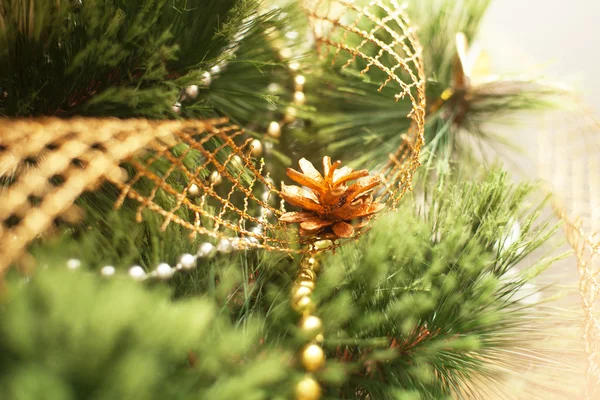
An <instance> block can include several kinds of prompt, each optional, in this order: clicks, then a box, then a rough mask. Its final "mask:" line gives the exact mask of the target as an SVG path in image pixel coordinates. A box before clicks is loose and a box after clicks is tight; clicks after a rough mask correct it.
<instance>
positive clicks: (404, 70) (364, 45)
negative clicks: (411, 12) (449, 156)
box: [300, 0, 426, 206]
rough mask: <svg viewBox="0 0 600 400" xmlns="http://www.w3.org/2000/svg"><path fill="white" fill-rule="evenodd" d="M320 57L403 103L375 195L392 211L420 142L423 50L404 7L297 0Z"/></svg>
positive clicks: (379, 0) (388, 1)
mask: <svg viewBox="0 0 600 400" xmlns="http://www.w3.org/2000/svg"><path fill="white" fill-rule="evenodd" d="M300 3H301V5H302V6H303V8H304V10H305V12H306V14H307V15H308V19H309V22H310V25H311V27H312V30H313V32H314V35H315V39H316V41H317V51H318V52H319V53H320V54H321V56H322V57H328V56H329V57H331V61H332V64H334V65H335V64H336V63H337V62H338V61H341V62H342V63H343V65H342V66H341V68H342V69H343V68H348V67H357V68H358V69H359V70H360V74H361V75H368V76H369V79H371V80H372V81H374V82H380V83H381V84H380V87H379V90H380V91H381V90H382V89H383V88H384V87H386V86H387V85H390V84H394V85H396V87H397V88H398V92H397V93H396V95H395V100H396V101H399V100H403V101H409V102H410V104H411V112H410V113H409V114H408V115H407V118H410V119H411V120H412V124H411V127H410V129H409V131H408V132H399V133H398V134H399V135H402V140H403V143H402V145H401V146H400V147H399V148H398V150H397V151H396V152H395V153H392V154H389V160H388V162H387V164H385V166H384V167H383V168H382V169H381V170H380V171H379V175H380V176H381V178H382V181H383V183H384V185H385V188H386V190H385V191H384V192H381V193H380V198H381V199H384V200H385V201H386V202H387V203H388V204H390V205H391V206H395V205H396V203H397V202H398V201H399V200H400V198H401V197H402V195H403V194H404V193H405V192H406V190H409V189H410V185H411V182H412V176H413V173H414V171H415V170H416V168H417V167H418V166H419V154H420V151H421V147H422V145H423V142H424V138H423V132H424V126H425V81H426V77H425V71H424V66H423V59H422V53H423V49H422V47H421V45H420V43H419V40H418V38H417V36H416V33H415V28H414V27H413V25H412V23H411V21H410V20H409V18H408V16H407V15H406V13H405V12H404V7H403V6H402V5H400V4H399V3H398V2H397V1H396V0H372V1H369V2H368V3H367V2H365V3H366V5H364V6H360V5H358V4H356V3H355V2H354V1H353V0H302V1H301V2H300Z"/></svg>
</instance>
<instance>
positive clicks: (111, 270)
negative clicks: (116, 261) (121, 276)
mask: <svg viewBox="0 0 600 400" xmlns="http://www.w3.org/2000/svg"><path fill="white" fill-rule="evenodd" d="M115 272H116V270H115V267H113V266H112V265H106V266H104V267H102V269H100V275H102V276H105V277H107V278H108V277H110V276H113V275H114V274H115Z"/></svg>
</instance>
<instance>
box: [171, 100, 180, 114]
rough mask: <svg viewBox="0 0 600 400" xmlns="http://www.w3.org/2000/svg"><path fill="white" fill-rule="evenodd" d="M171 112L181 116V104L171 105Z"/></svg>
mask: <svg viewBox="0 0 600 400" xmlns="http://www.w3.org/2000/svg"><path fill="white" fill-rule="evenodd" d="M171 110H173V112H174V113H175V114H181V103H180V102H176V103H175V104H173V106H172V107H171Z"/></svg>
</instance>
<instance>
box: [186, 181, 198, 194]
mask: <svg viewBox="0 0 600 400" xmlns="http://www.w3.org/2000/svg"><path fill="white" fill-rule="evenodd" d="M188 194H189V195H190V196H198V195H199V194H200V188H199V187H198V185H196V184H195V183H192V184H191V185H190V188H189V189H188Z"/></svg>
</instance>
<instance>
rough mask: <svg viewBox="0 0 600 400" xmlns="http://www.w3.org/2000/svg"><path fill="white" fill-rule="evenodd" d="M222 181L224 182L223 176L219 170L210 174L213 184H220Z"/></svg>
mask: <svg viewBox="0 0 600 400" xmlns="http://www.w3.org/2000/svg"><path fill="white" fill-rule="evenodd" d="M221 182H223V178H222V177H221V174H219V171H213V172H212V174H210V183H212V184H213V186H217V185H220V184H221Z"/></svg>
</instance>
